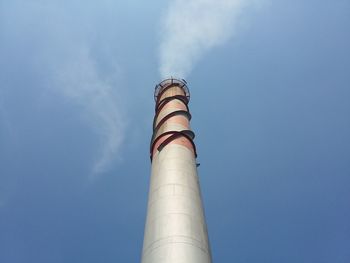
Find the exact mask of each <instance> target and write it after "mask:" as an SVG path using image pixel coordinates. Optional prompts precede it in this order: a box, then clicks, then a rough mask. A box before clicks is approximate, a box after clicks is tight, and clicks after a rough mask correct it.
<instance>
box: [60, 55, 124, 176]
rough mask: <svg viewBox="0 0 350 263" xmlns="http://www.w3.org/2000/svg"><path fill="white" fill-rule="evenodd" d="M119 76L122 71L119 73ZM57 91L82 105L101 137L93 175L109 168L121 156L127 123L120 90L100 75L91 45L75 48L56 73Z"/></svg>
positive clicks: (88, 119) (85, 116)
mask: <svg viewBox="0 0 350 263" xmlns="http://www.w3.org/2000/svg"><path fill="white" fill-rule="evenodd" d="M115 74H116V75H118V70H117V71H116V72H115ZM54 78H55V83H56V84H55V86H56V91H58V92H59V93H61V94H62V95H63V96H65V97H66V98H68V99H69V100H70V101H72V103H75V104H77V105H79V106H80V107H81V108H82V110H83V111H82V112H83V113H84V116H83V117H84V119H85V120H86V121H87V122H88V123H89V124H90V126H91V127H92V128H93V129H94V130H95V131H96V133H97V134H98V136H99V138H100V149H99V151H97V154H96V158H97V159H96V162H95V163H94V165H93V175H96V174H100V173H102V172H104V171H106V170H107V169H108V167H109V166H110V165H111V163H112V161H113V160H115V159H116V157H118V156H119V154H118V153H119V150H120V146H121V143H122V142H123V140H124V129H125V125H126V123H125V122H124V119H123V117H122V115H123V114H122V110H121V108H120V101H119V98H120V94H119V96H118V94H117V93H116V92H117V91H118V92H120V89H118V90H116V87H114V85H115V84H114V85H113V84H112V83H111V82H110V81H109V79H106V78H104V77H103V76H102V75H101V74H99V71H98V67H97V65H96V64H95V62H94V60H93V59H92V57H91V55H90V52H89V50H88V49H87V48H82V49H81V50H75V54H74V56H73V57H72V59H71V60H68V61H65V63H64V64H63V65H61V66H60V67H59V68H58V69H57V70H56V72H55V74H54Z"/></svg>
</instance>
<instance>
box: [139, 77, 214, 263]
mask: <svg viewBox="0 0 350 263" xmlns="http://www.w3.org/2000/svg"><path fill="white" fill-rule="evenodd" d="M189 99H190V96H189V90H188V88H187V84H186V82H185V81H184V80H177V79H167V80H164V81H163V82H161V83H160V84H158V85H157V86H156V90H155V100H156V113H155V117H154V121H153V136H152V140H151V146H150V156H151V161H152V174H151V183H150V190H149V199H148V209H147V219H146V226H145V236H144V243H143V251H142V263H210V262H211V253H210V247H209V241H208V233H207V226H206V223H205V217H204V211H203V205H202V198H201V192H200V186H199V180H198V175H197V165H196V147H195V144H194V143H193V139H194V133H193V132H192V131H191V128H190V119H191V114H190V112H189V109H188V102H189Z"/></svg>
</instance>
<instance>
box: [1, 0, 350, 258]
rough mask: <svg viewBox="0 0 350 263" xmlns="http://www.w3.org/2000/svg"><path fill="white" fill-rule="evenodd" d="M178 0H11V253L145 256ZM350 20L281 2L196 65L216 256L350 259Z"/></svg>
mask: <svg viewBox="0 0 350 263" xmlns="http://www.w3.org/2000/svg"><path fill="white" fill-rule="evenodd" d="M171 4H172V1H160V0H158V1H152V2H151V3H150V2H146V1H136V0H131V1H110V0H101V1H98V3H97V2H96V1H81V0H73V1H66V0H64V1H62V0H61V1H40V0H36V1H35V0H32V1H19V0H11V1H6V0H2V1H0V262H6V263H22V262H23V263H27V262H36V263H40V262H43V263H44V262H45V263H47V262H50V263H51V262H52V263H56V262H57V263H71V262H72V263H73V262H87V263H88V262H105V263H108V262H139V260H140V255H141V249H142V239H143V228H144V221H145V216H146V204H147V191H148V180H149V176H150V174H149V172H150V161H149V152H148V151H149V149H148V147H149V140H150V137H151V124H152V118H153V113H154V101H153V91H154V85H155V84H156V83H157V82H158V81H159V80H160V79H161V78H160V74H159V67H160V65H159V57H160V54H159V50H160V46H161V41H162V39H163V37H164V35H163V34H162V31H161V28H162V23H163V22H164V14H165V13H166V10H168V8H169V6H171ZM183 8H186V6H183ZM162 21H163V22H162ZM349 25H350V2H349V1H347V0H337V1H330V0H323V1H315V0H310V1H302V0H295V1H290V0H289V1H288V0H280V1H276V0H270V1H268V2H267V1H266V2H264V5H262V6H260V7H259V8H248V9H246V10H245V11H244V12H243V13H242V15H241V16H240V18H239V19H238V20H237V25H236V26H235V27H234V28H233V27H231V28H227V30H234V34H232V37H231V38H230V39H229V40H228V41H226V42H225V41H223V42H222V43H220V45H218V46H216V47H213V48H210V49H208V50H206V52H203V54H202V55H201V56H200V57H199V58H198V60H197V63H194V65H193V68H192V70H191V72H190V73H189V74H188V76H187V81H188V83H189V88H190V91H191V95H192V97H191V103H190V109H191V112H192V115H193V119H192V128H193V130H194V131H195V132H196V144H197V148H198V161H199V162H200V163H201V166H200V168H199V173H200V180H201V186H202V192H203V199H204V204H205V210H206V217H207V222H208V228H209V238H210V241H211V246H212V252H213V258H214V262H227V263H230V262H237V263H246V262H249V263H253V262H266V263H277V262H278V263H280V262H285V263H296V262H298V263H303V262H307V263H310V262H317V263H348V262H350V206H349V200H350V136H349V134H350V118H349V115H350V103H349V101H350V52H349V46H350V30H349ZM203 34H206V32H203ZM228 34H231V32H228ZM208 105H210V106H208Z"/></svg>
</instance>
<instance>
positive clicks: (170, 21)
mask: <svg viewBox="0 0 350 263" xmlns="http://www.w3.org/2000/svg"><path fill="white" fill-rule="evenodd" d="M261 2H262V0H261V1H259V0H174V1H172V2H171V4H170V5H169V7H168V10H167V11H166V12H165V15H164V17H163V21H162V30H161V44H160V74H161V76H162V77H168V76H169V75H173V76H177V77H183V78H185V77H186V76H187V75H188V74H189V73H190V71H191V70H192V68H193V66H194V64H195V63H196V62H197V61H198V60H199V59H200V57H201V56H202V55H203V54H204V53H205V52H207V51H208V50H210V49H211V48H213V47H216V46H219V45H221V44H223V43H225V42H226V41H227V40H228V39H229V38H230V37H232V36H233V35H234V34H235V33H236V31H237V26H238V25H239V19H240V17H241V15H242V13H243V11H244V10H245V8H247V7H250V6H257V5H259V4H261Z"/></svg>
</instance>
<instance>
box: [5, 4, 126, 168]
mask: <svg viewBox="0 0 350 263" xmlns="http://www.w3.org/2000/svg"><path fill="white" fill-rule="evenodd" d="M107 2H109V1H102V3H99V6H101V5H103V4H104V5H105V6H109V5H107ZM81 4H83V3H79V2H74V1H73V2H71V1H66V0H63V1H56V0H55V1H49V2H48V1H46V2H45V1H27V2H25V3H23V1H19V0H18V1H17V0H13V1H11V2H9V3H8V4H7V5H5V6H4V9H3V10H0V14H1V19H2V20H3V21H5V22H4V23H2V29H1V31H0V35H1V36H2V35H4V36H7V37H4V39H5V43H7V44H6V45H8V46H9V45H12V46H13V47H11V48H8V50H9V52H10V53H11V56H9V57H11V58H16V59H17V60H13V61H11V62H12V64H13V65H15V66H14V67H17V68H21V70H22V71H23V72H25V74H27V75H30V76H31V79H32V80H33V81H34V82H35V87H40V88H42V87H45V88H47V89H48V90H50V91H53V92H54V93H55V95H60V96H61V97H60V98H61V99H65V100H67V101H69V102H70V103H72V104H76V105H79V107H78V108H79V109H80V111H79V112H72V114H77V115H78V116H82V118H83V119H84V120H85V121H86V122H87V123H88V124H89V125H90V127H91V129H92V130H93V131H95V133H96V137H95V139H96V141H97V142H98V143H94V144H95V145H99V146H98V147H99V148H98V149H96V158H95V159H96V160H95V163H94V164H92V167H91V170H92V172H91V173H92V174H93V175H97V174H101V173H103V172H105V171H106V170H108V169H109V168H110V166H111V165H112V164H113V162H114V161H115V160H117V159H118V158H119V157H120V156H121V155H120V152H119V150H120V147H121V144H122V143H123V139H124V131H125V126H126V122H125V121H124V120H125V118H124V114H123V112H124V110H123V106H121V105H122V102H121V101H120V98H121V95H120V93H122V92H123V91H124V89H122V88H121V85H120V81H119V80H120V79H121V78H122V77H121V75H122V74H121V70H120V66H119V64H118V58H117V57H116V56H115V54H114V53H113V52H112V50H111V49H110V48H109V45H108V43H106V41H107V40H105V41H101V39H100V38H98V37H97V33H96V32H98V33H99V34H100V35H102V36H104V34H105V35H110V34H111V32H110V31H109V30H112V29H113V27H111V26H110V27H108V28H106V26H105V24H103V23H102V22H100V21H101V17H100V14H99V12H97V11H95V9H96V5H95V4H87V5H85V4H83V5H81ZM100 35H99V36H100ZM7 39H10V41H8V40H7ZM6 41H7V42H6ZM13 43H16V44H13ZM6 45H5V46H6ZM19 62H20V63H19ZM22 62H24V63H25V65H26V67H22V66H21V65H22V64H21V63H22ZM16 63H17V64H18V65H17V64H16ZM38 72H39V73H38ZM17 74H20V73H17ZM17 74H16V75H17ZM36 74H37V75H36ZM10 77H11V78H16V76H15V75H13V76H12V75H11V76H10ZM34 79H35V80H34ZM29 84H30V83H29ZM28 86H29V87H30V85H28ZM33 92H42V89H41V90H40V91H39V90H38V88H36V89H34V88H33ZM44 93H45V92H44ZM0 110H1V109H0ZM0 114H1V112H0Z"/></svg>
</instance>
